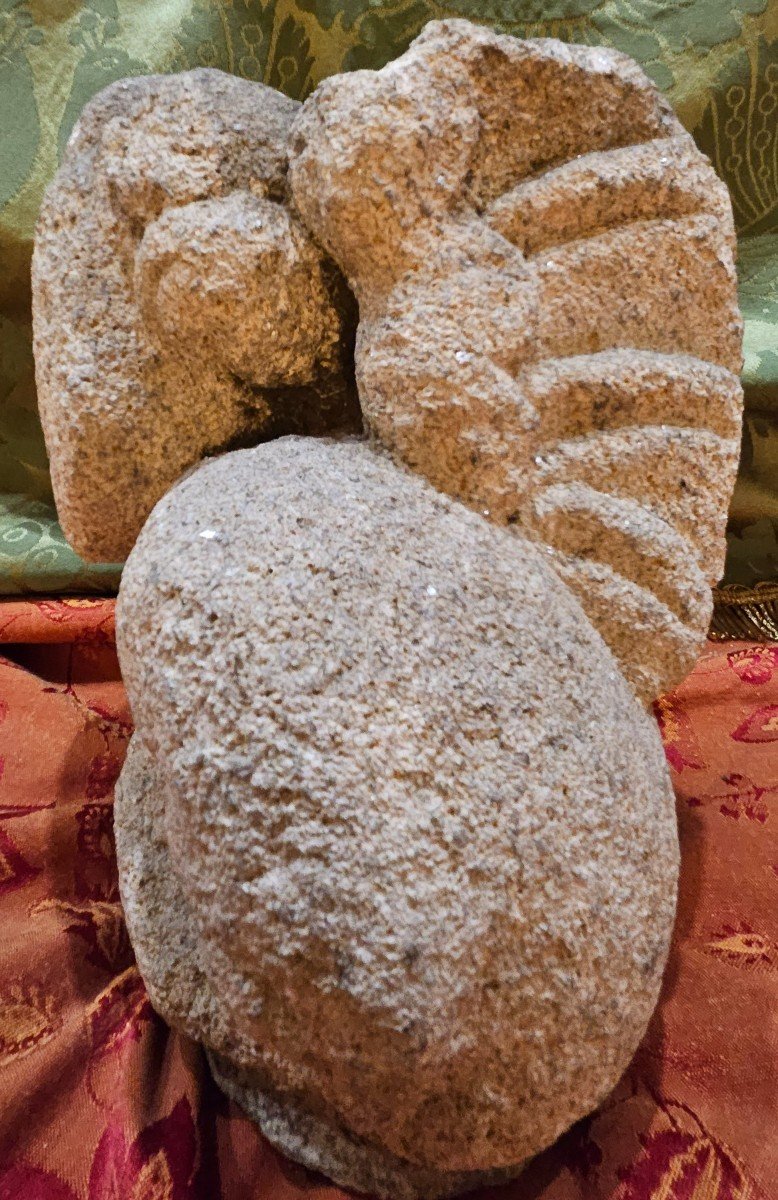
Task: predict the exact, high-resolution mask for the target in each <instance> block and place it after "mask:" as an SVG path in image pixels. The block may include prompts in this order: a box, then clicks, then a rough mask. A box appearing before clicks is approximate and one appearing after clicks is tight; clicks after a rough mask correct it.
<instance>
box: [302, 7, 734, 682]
mask: <svg viewBox="0 0 778 1200" xmlns="http://www.w3.org/2000/svg"><path fill="white" fill-rule="evenodd" d="M291 145H292V153H291V164H290V180H291V185H292V191H293V195H294V198H295V201H296V204H297V207H298V209H299V211H300V213H301V214H302V216H303V218H304V219H305V221H306V222H307V224H308V225H309V227H310V229H311V230H312V232H313V233H314V235H315V236H316V237H317V238H318V239H319V240H320V242H321V243H322V245H323V246H325V247H326V249H327V250H328V252H329V253H330V254H331V255H332V256H333V258H334V259H335V261H336V262H337V263H338V265H339V266H340V267H341V268H342V270H343V272H344V273H345V275H346V277H347V279H348V281H349V283H350V284H351V286H352V288H353V289H354V292H355V294H356V296H357V298H358V300H359V311H360V324H359V330H358V336H357V346H356V370H357V383H358V386H359V395H360V400H361V403H362V409H363V412H364V414H365V418H366V421H367V423H368V426H369V428H370V430H371V432H372V435H373V436H374V438H375V439H376V440H377V441H379V442H380V443H381V444H382V445H384V446H386V447H387V448H388V449H389V450H390V451H391V453H392V454H393V456H394V457H395V458H396V459H397V460H398V461H402V462H405V463H407V464H408V465H409V466H410V467H412V468H413V469H414V470H416V471H419V472H421V473H422V474H423V475H425V476H426V477H427V478H428V479H430V480H431V481H432V483H434V484H435V486H436V487H438V488H440V489H441V490H443V491H445V492H447V493H448V494H449V495H451V496H457V497H459V498H460V499H462V500H464V501H466V502H467V503H468V504H471V505H473V506H474V507H476V508H477V509H479V510H480V511H481V512H482V513H483V514H484V515H485V516H487V517H488V518H489V519H490V520H492V521H494V522H498V523H500V524H509V525H514V526H515V527H517V528H521V529H523V530H525V531H526V532H527V533H528V534H529V535H530V536H532V537H533V538H535V539H537V540H539V541H542V542H543V543H545V544H546V546H547V547H548V548H549V550H550V552H551V556H552V561H553V563H554V566H555V568H556V570H557V571H558V573H559V574H560V575H561V576H562V578H563V579H565V581H566V582H567V583H568V584H569V586H570V587H571V588H572V589H573V590H574V591H575V592H576V594H577V595H578V596H579V599H580V600H581V603H582V604H583V607H584V609H585V610H586V612H587V614H588V615H589V617H590V619H591V620H592V621H593V623H594V624H595V626H596V627H597V628H598V629H599V630H600V632H601V634H602V636H603V637H604V638H605V640H606V642H607V643H608V644H609V645H610V647H611V648H612V649H613V651H614V653H615V654H616V655H617V657H618V658H619V659H620V660H621V662H622V666H623V670H624V672H625V674H626V675H627V678H628V679H629V680H630V681H631V682H632V684H633V686H634V687H635V689H636V691H637V692H638V693H639V694H640V695H641V696H642V697H643V698H644V699H647V700H650V699H651V698H652V697H653V696H655V695H656V694H657V692H659V691H660V690H663V689H666V688H668V687H670V686H671V685H672V684H674V683H676V682H678V680H679V679H681V678H682V677H683V676H684V675H685V674H686V673H687V672H688V671H689V670H690V669H691V666H692V664H693V662H694V659H695V656H696V654H697V652H698V650H699V646H700V642H701V639H702V638H703V637H704V635H705V633H706V632H707V628H708V624H709V621H710V614H711V600H710V588H711V585H712V584H714V583H716V582H717V581H718V579H719V578H720V576H721V572H722V569H723V555H724V539H723V536H722V534H723V529H724V524H725V521H726V514H727V506H728V503H729V497H730V494H731V491H732V487H733V484H734V478H735V471H736V468H737V459H738V451H739V447H740V411H741V389H740V383H739V381H738V378H737V372H738V371H739V369H740V366H741V321H740V316H739V313H738V309H737V295H736V280H735V270H734V265H733V248H734V231H733V225H732V213H731V209H730V204H729V198H728V195H727V191H726V188H725V186H724V184H723V183H721V182H720V180H719V179H718V178H717V177H716V175H715V174H714V171H713V168H712V167H711V165H710V163H709V162H708V160H707V159H706V158H705V157H704V156H703V155H702V154H700V152H699V151H698V150H697V149H696V147H695V146H694V143H693V141H692V140H691V138H690V136H689V135H688V134H687V133H686V132H685V130H684V129H683V128H682V126H681V125H680V124H679V122H678V121H677V119H676V118H675V117H674V116H673V114H672V112H671V110H670V108H669V106H668V104H667V103H666V101H664V100H663V99H662V97H661V96H660V95H659V93H658V92H657V91H656V89H655V88H654V87H653V85H652V84H651V82H650V81H649V80H648V79H647V78H646V76H645V75H644V74H643V73H642V71H641V70H640V68H639V67H638V66H637V65H636V64H635V63H634V62H633V61H632V60H631V59H629V58H627V57H626V56H624V55H622V54H618V53H615V52H613V51H610V50H603V49H600V48H596V47H588V46H566V45H563V44H562V43H561V42H556V41H552V40H544V39H539V40H537V41H524V42H521V41H517V40H516V39H514V38H509V37H499V36H497V35H495V34H493V33H491V32H490V31H488V30H486V29H479V28H477V27H475V26H473V25H471V24H470V23H469V22H466V21H445V22H434V23H432V24H430V25H428V26H427V28H426V30H425V31H424V32H423V33H422V34H421V36H420V37H419V38H417V40H416V41H415V42H414V43H413V45H412V46H411V48H410V50H409V51H408V52H407V53H406V54H405V55H403V57H402V58H399V59H397V61H396V62H393V63H390V64H389V66H387V67H385V68H384V69H383V70H382V71H377V72H376V71H356V72H354V73H353V74H349V75H338V76H335V77H333V78H332V79H328V80H325V81H324V83H322V84H321V85H320V87H319V88H318V89H317V90H316V92H315V93H314V95H313V96H312V97H311V98H310V99H309V100H308V101H307V102H306V104H305V105H304V107H303V109H302V111H301V112H300V113H299V114H298V116H297V118H296V120H295V124H294V129H293V133H292V142H291Z"/></svg>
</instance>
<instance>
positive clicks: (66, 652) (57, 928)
mask: <svg viewBox="0 0 778 1200" xmlns="http://www.w3.org/2000/svg"><path fill="white" fill-rule="evenodd" d="M112 618H113V602H111V601H97V602H95V601H86V602H83V601H59V602H55V601H41V602H38V603H33V602H22V601H12V602H6V603H5V604H4V605H0V641H4V642H5V645H4V646H0V651H2V652H3V653H2V655H0V697H1V698H2V708H1V709H0V712H1V713H2V721H0V757H1V758H2V760H3V761H4V764H5V766H4V771H3V774H2V776H1V777H0V830H11V831H12V836H13V841H14V848H15V853H16V854H17V855H18V856H19V857H20V859H21V861H23V862H24V863H25V864H26V868H27V869H26V870H25V869H23V870H21V871H18V873H17V877H16V878H17V885H16V886H15V887H13V888H9V889H6V890H5V891H4V892H2V891H0V931H1V933H2V936H0V1200H312V1198H313V1197H316V1198H317V1200H347V1194H346V1193H345V1192H342V1191H340V1190H339V1189H337V1188H335V1187H334V1186H332V1185H331V1184H329V1183H327V1182H326V1181H325V1180H323V1179H321V1177H318V1176H313V1175H311V1174H309V1173H308V1172H307V1171H305V1170H304V1169H303V1168H302V1167H299V1166H297V1165H295V1164H293V1163H289V1162H287V1161H286V1160H285V1159H283V1158H282V1157H281V1156H280V1155H279V1154H277V1153H276V1152H275V1151H274V1150H273V1149H272V1148H271V1147H270V1146H269V1145H268V1144H267V1143H266V1142H265V1141H264V1139H263V1138H262V1137H261V1135H260V1134H259V1132H258V1130H257V1129H256V1127H255V1126H254V1125H253V1124H252V1123H251V1122H250V1121H249V1120H248V1119H247V1118H246V1117H244V1116H243V1115H242V1114H241V1112H240V1110H239V1109H238V1108H237V1107H236V1106H235V1105H233V1104H232V1103H230V1102H229V1101H227V1100H226V1098H225V1097H224V1096H222V1095H221V1093H220V1092H218V1090H217V1089H216V1088H215V1086H214V1084H213V1082H212V1081H211V1079H210V1076H209V1073H208V1070H207V1067H206V1065H205V1060H204V1056H203V1054H202V1052H201V1050H200V1049H199V1048H198V1047H196V1046H194V1045H193V1044H192V1043H191V1042H189V1041H188V1040H187V1039H186V1038H184V1037H182V1036H181V1035H179V1034H177V1033H175V1032H173V1031H171V1030H170V1029H168V1028H167V1027H166V1026H165V1024H164V1023H163V1022H162V1020H161V1019H160V1018H159V1017H158V1016H157V1015H156V1014H155V1013H154V1011H153V1009H152V1008H151V1005H150V1003H149V999H148V996H147V994H146V990H145V988H144V986H143V982H142V980H141V977H140V975H139V973H138V970H137V967H136V965H135V963H134V961H133V957H132V951H131V948H130V945H129V942H128V939H127V934H126V929H125V927H124V921H123V918H122V912H121V905H120V901H119V895H118V887H117V878H116V862H115V856H114V849H113V832H112V794H113V793H112V789H113V783H114V780H115V777H116V771H117V769H118V766H119V765H120V763H121V761H122V758H123V755H124V752H125V750H126V746H127V740H128V735H129V732H130V715H129V712H128V709H127V701H126V696H125V694H124V690H123V688H122V685H121V681H120V677H119V669H118V663H117V660H116V653H115V647H114V644H113V633H112V631H113V622H112ZM52 634H53V635H54V636H52ZM656 711H657V716H658V719H659V721H660V727H661V729H662V732H663V736H664V739H665V748H666V753H667V758H668V761H669V763H670V766H671V771H672V775H673V780H674V783H675V788H676V796H677V804H678V816H679V826H680V835H681V850H682V868H681V878H680V891H679V905H678V919H677V924H676V930H675V937H674V943H673V948H672V951H671V956H670V961H669V964H668V968H667V971H666V974H665V981H664V988H663V992H662V997H661V1000H660V1003H659V1007H658V1009H657V1011H656V1014H655V1016H654V1019H653V1021H652V1023H651V1027H650V1029H649V1031H648V1033H647V1035H646V1037H645V1039H644V1041H643V1043H642V1045H641V1047H640V1048H639V1050H638V1053H637V1054H636V1056H635V1058H634V1060H633V1062H632V1064H631V1066H630V1067H629V1069H628V1071H627V1072H626V1074H625V1075H624V1077H623V1079H622V1080H621V1082H620V1083H619V1085H618V1086H617V1087H616V1089H615V1090H614V1092H613V1093H612V1094H611V1095H610V1096H609V1097H608V1098H607V1099H606V1101H605V1102H604V1103H603V1105H602V1106H601V1108H600V1109H599V1110H598V1111H597V1112H596V1113H594V1114H592V1115H591V1116H590V1117H587V1118H586V1119H585V1120H583V1121H581V1122H579V1123H578V1124H577V1125H576V1126H575V1127H574V1128H573V1129H571V1130H569V1131H568V1132H567V1133H566V1134H565V1135H564V1136H563V1137H562V1138H561V1139H560V1140H559V1142H557V1144H556V1145H555V1146H553V1147H552V1148H551V1149H550V1150H548V1151H547V1152H546V1153H544V1154H543V1155H541V1156H540V1157H539V1158H538V1159H536V1160H535V1161H534V1162H533V1163H532V1164H531V1165H530V1166H529V1167H528V1169H527V1171H526V1172H525V1174H524V1175H523V1176H522V1178H521V1179H519V1180H517V1181H516V1182H515V1183H512V1184H509V1185H507V1186H505V1187H502V1188H498V1189H491V1190H489V1191H488V1192H482V1193H478V1194H477V1196H476V1200H487V1196H488V1197H489V1200H498V1198H499V1200H773V1198H774V1197H775V1196H776V1195H778V1144H777V1143H776V1140H775V1138H773V1137H771V1136H769V1132H770V1131H771V1130H774V1129H775V1128H778V1090H776V1086H775V1080H776V1078H778V1045H776V1040H775V1033H774V1021H773V1017H772V1014H773V1013H774V1012H775V1010H776V1004H777V1003H778V760H776V754H775V739H774V738H773V723H774V720H775V713H776V712H778V645H754V644H752V643H735V644H728V645H726V646H710V647H709V648H708V650H707V651H706V652H705V653H704V654H703V656H702V658H701V659H700V662H699V663H698V665H697V667H696V669H695V671H694V672H693V673H692V675H691V676H690V677H689V678H688V679H687V680H686V682H685V683H683V684H682V685H681V686H680V687H679V688H678V689H677V690H676V691H675V692H674V693H673V694H672V695H669V696H663V697H660V699H659V700H658V702H657V706H656ZM765 731H767V732H769V734H770V736H769V737H767V736H766V735H765ZM745 735H747V736H745ZM777 736H778V735H777ZM2 862H3V860H2V857H1V856H0V872H1V871H2V869H3V868H2Z"/></svg>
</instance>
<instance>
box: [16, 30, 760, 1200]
mask: <svg viewBox="0 0 778 1200" xmlns="http://www.w3.org/2000/svg"><path fill="white" fill-rule="evenodd" d="M733 245H734V239H733V231H732V218H731V212H730V209H729V203H728V199H727V196H726V192H725V190H724V188H723V185H721V184H720V183H719V182H718V180H717V179H716V176H715V175H714V173H713V171H712V168H711V166H710V164H709V163H708V162H707V160H706V159H705V158H704V157H703V156H702V155H700V154H699V153H698V151H697V150H696V149H695V147H694V145H693V143H692V141H691V139H690V138H689V137H688V135H687V134H686V133H685V132H684V131H683V130H682V128H681V127H680V125H679V124H678V122H677V121H676V119H675V118H674V117H673V115H672V113H671V111H670V109H669V108H668V106H667V104H666V103H665V102H664V101H663V100H662V99H661V98H660V96H659V95H658V93H657V92H656V90H655V88H654V87H653V86H652V85H651V83H650V82H649V80H648V79H647V78H646V77H645V76H644V75H643V74H642V72H641V71H640V70H639V68H638V67H637V66H636V65H635V64H634V63H633V62H631V61H630V60H629V59H627V58H625V57H624V56H623V55H620V54H617V53H615V52H612V51H608V50H602V49H596V48H591V47H576V46H564V45H562V44H561V43H558V42H555V41H529V42H518V41H515V40H513V39H511V38H505V37H500V36H497V35H495V34H493V33H491V32H489V31H487V30H485V29H481V28H477V27H475V26H472V25H470V24H468V23H467V22H462V21H446V22H437V23H433V24H431V25H430V26H428V27H427V29H426V30H425V31H424V33H423V34H422V35H421V37H420V38H418V39H417V40H416V42H414V43H413V45H412V46H411V48H410V49H409V50H408V52H407V53H406V54H405V55H403V57H402V58H400V59H398V60H397V62H395V63H392V64H390V65H389V66H388V67H386V68H384V69H383V70H381V71H378V72H371V71H358V72H355V73H353V74H351V75H347V76H338V77H335V78H333V79H330V80H327V81H325V82H324V83H323V84H322V85H321V86H320V87H319V88H318V89H317V90H316V91H315V92H314V93H313V95H312V96H311V97H310V99H309V100H308V101H306V103H305V105H304V106H302V107H301V108H300V107H299V106H295V105H293V104H292V103H291V102H290V101H287V100H285V99H283V98H282V97H278V96H275V94H274V93H272V92H270V91H269V90H268V89H264V88H261V87H259V86H258V85H250V84H245V83H239V82H238V81H234V80H229V79H227V78H226V77H224V76H220V75H219V74H218V73H214V72H195V73H192V74H189V75H184V76H177V77H175V79H172V80H160V79H151V80H136V81H131V82H129V83H128V84H126V85H116V86H115V87H113V88H111V89H109V90H108V91H107V92H106V93H104V94H103V96H102V97H99V98H98V99H97V100H96V101H94V102H93V104H92V105H91V106H90V108H89V109H88V111H87V115H86V116H85V118H84V119H83V121H82V123H81V125H80V127H79V129H78V130H77V131H76V133H75V135H74V139H73V142H72V144H71V147H70V149H69V151H68V156H67V160H66V163H65V166H64V168H63V172H62V174H61V176H60V177H59V179H58V180H57V181H56V182H55V184H54V185H53V188H52V189H51V190H50V192H49V194H48V198H47V202H46V206H45V210H44V214H43V217H42V221H41V229H40V237H39V244H38V247H37V249H36V261H35V278H34V286H35V312H36V340H37V352H38V358H39V362H38V369H39V376H40V386H41V399H42V408H43V417H44V424H45V428H46V433H47V438H48V442H49V447H50V450H51V454H52V466H53V474H54V481H55V487H56V490H57V498H58V503H59V505H60V511H61V514H62V519H63V524H64V526H65V528H66V531H67V532H68V534H69V536H70V537H71V538H72V540H73V541H74V544H75V545H76V546H77V548H78V549H80V550H81V551H82V553H86V554H88V555H91V556H108V557H113V556H115V555H118V554H121V553H123V552H124V551H125V550H127V549H129V547H130V546H131V545H132V543H133V541H134V540H135V537H136V535H137V534H138V530H139V529H140V527H141V525H143V522H144V520H146V518H147V517H148V520H146V524H145V526H144V527H143V529H142V531H141V533H140V536H139V538H138V541H137V544H136V545H135V546H134V549H132V552H131V554H130V557H129V560H128V563H127V566H126V569H125V573H124V577H123V582H122V588H121V594H120V604H119V610H118V643H119V650H120V655H121V661H122V669H123V673H124V677H125V680H126V684H127V689H128V694H129V698H130V702H131V705H132V711H133V715H134V718H135V721H136V726H137V731H136V734H135V737H134V739H133V743H132V746H131V750H130V754H129V756H128V760H127V764H126V766H125V769H124V771H123V772H122V777H121V780H120V785H119V789H118V794H117V803H116V836H117V851H118V858H119V868H120V877H121V888H122V896H123V899H124V903H125V908H126V911H127V919H128V924H129V928H130V933H131V936H132V940H133V944H134V946H135V948H136V951H137V955H138V961H139V964H140V968H141V971H142V973H143V976H144V979H145V980H146V982H147V985H148V988H149V992H150V995H151V997H152V1000H153V1002H154V1004H155V1005H156V1006H157V1008H158V1009H159V1010H160V1011H161V1012H162V1013H163V1014H164V1015H165V1016H166V1017H167V1018H168V1019H169V1020H170V1021H171V1022H172V1023H173V1024H174V1025H176V1026H177V1027H179V1028H181V1029H184V1030H185V1031H186V1032H187V1033H189V1034H190V1035H191V1036H193V1037H196V1038H198V1039H200V1040H201V1041H202V1042H203V1043H204V1044H205V1046H206V1047H207V1049H208V1052H209V1055H210V1058H211V1062H212V1066H213V1069H214V1073H215V1075H216V1078H217V1079H218V1080H219V1082H220V1083H221V1085H222V1087H223V1088H224V1089H225V1090H226V1091H227V1092H228V1093H229V1094H230V1095H232V1096H234V1097H235V1098H236V1099H237V1100H238V1101H239V1102H240V1103H241V1104H242V1105H243V1107H244V1108H245V1109H246V1110H247V1111H248V1112H249V1113H250V1114H251V1115H252V1116H254V1118H255V1119H256V1120H257V1121H258V1122H259V1124H260V1125H261V1127H262V1129H263V1130H264V1131H265V1133H266V1134H267V1136H268V1137H269V1138H271V1140H272V1141H273V1142H274V1143H275V1144H277V1145H278V1146H280V1147H281V1148H282V1149H283V1150H285V1151H286V1152H287V1153H289V1154H290V1155H291V1156H292V1157H294V1158H296V1159H298V1160H300V1161H302V1162H304V1163H307V1164H308V1165H309V1166H312V1167H315V1168H317V1169H319V1170H322V1171H325V1172H326V1173H328V1174H330V1175H332V1176H333V1177H334V1178H335V1179H336V1180H337V1181H338V1182H340V1183H344V1184H347V1185H350V1186H354V1187H357V1188H360V1189H364V1190H367V1191H370V1192H376V1193H378V1194H380V1195H381V1196H384V1197H387V1198H391V1200H404V1198H408V1200H411V1198H415V1197H435V1196H444V1195H450V1194H452V1193H455V1192H457V1191H462V1190H464V1189H466V1188H468V1187H471V1186H473V1185H475V1184H478V1183H483V1182H488V1181H492V1180H499V1179H502V1178H505V1177H507V1176H509V1175H512V1174H515V1173H516V1172H517V1171H518V1170H519V1169H520V1167H521V1165H522V1163H523V1162H524V1161H525V1160H526V1159H527V1158H528V1157H529V1156H531V1155H533V1154H535V1153H536V1152H537V1151H539V1150H541V1149H542V1148H544V1147H545V1146H546V1145H548V1144H549V1143H550V1142H551V1141H552V1140H553V1139H554V1138H555V1137H556V1136H557V1135H558V1134H559V1133H560V1132H561V1131H562V1130H563V1129H565V1128H566V1127H567V1126H568V1125H569V1124H570V1123H571V1122H572V1121H574V1120H576V1119H577V1118H578V1117H581V1116H582V1115H584V1114H585V1113H586V1112H588V1111H589V1110H590V1109H591V1108H592V1107H594V1106H595V1105H596V1104H597V1103H599V1101H600V1100H601V1099H602V1098H603V1097H604V1096H605V1094H606V1093H607V1091H608V1090H609V1089H610V1088H611V1087H612V1086H613V1085H614V1084H615V1082H616V1080H617V1079H618V1077H619V1075H620V1073H621V1072H622V1071H623V1069H624V1067H625V1066H626V1064H627V1062H628V1060H629V1058H630V1056H631V1055H632V1054H633V1052H634V1050H635V1048H636V1046H637V1044H638V1042H639V1040H640V1038H641V1036H642V1034H643V1032H644V1030H645V1027H646V1024H647V1022H648V1019H649V1017H650V1014H651V1011H652V1008H653V1005H654V1003H655V1000H656V996H657V993H658V988H659V985H660V980H661V976H662V970H663V966H664V962H665V958H666V954H667V948H668V944H669V937H670V931H671V926H672V920H673V910H674V897H675V880H676V872H677V854H678V850H677V840H676V827H675V810H674V803H673V797H672V791H671V788H670V784H669V779H668V775H667V771H666V767H665V765H664V760H663V755H662V749H661V744H660V741H659V737H658V734H657V731H656V728H655V726H654V724H653V721H652V719H651V718H650V716H649V715H648V713H647V712H646V708H645V702H646V701H648V700H650V699H651V698H652V697H653V696H654V695H655V694H656V692H657V691H659V690H660V689H663V688H666V687H668V686H669V685H670V684H672V683H674V682H675V681H676V680H677V679H679V678H680V677H681V676H682V675H683V674H684V672H685V671H686V670H687V668H688V667H689V666H690V665H691V663H692V661H693V658H694V655H695V654H696V652H697V650H698V647H699V645H700V643H701V641H702V639H703V637H704V634H705V631H706V629H707V624H708V618H709V613H710V584H711V583H712V582H714V581H715V580H716V579H717V578H718V575H719V573H720V570H721V565H722V556H723V548H724V540H723V532H724V523H725V517H726V505H727V500H728V496H729V492H730V489H731V486H732V482H733V478H734V472H735V468H736V462H737V451H738V437H739V419H740V404H741V392H740V385H739V383H738V379H737V371H738V369H739V366H740V318H739V316H738V312H737V307H736V298H735V276H734V269H733V262H732V253H733ZM328 255H329V256H331V257H329V258H328V257H327V256H328ZM339 271H340V272H342V275H340V274H339V273H338V272H339ZM345 281H347V283H346V282H345ZM349 287H350V288H351V289H352V291H353V296H352V295H351V293H349V291H348V288H349ZM355 301H356V302H358V306H359V326H358V329H357V331H356V348H355V349H354V348H353V346H352V340H351V336H352V333H353V332H354V321H355V308H354V303H355ZM354 357H355V362H356V377H355V378H356V386H357V387H358V391H359V401H360V402H361V411H362V412H363V413H364V417H365V422H366V426H367V435H368V436H367V437H362V438H355V437H351V436H345V435H346V434H348V432H349V431H351V432H355V431H359V432H361V430H362V424H361V414H360V411H359V407H358V406H357V404H356V400H355V395H354V389H353V386H352V382H351V364H352V358H354ZM331 431H339V433H340V435H341V436H339V437H337V438H334V439H331V438H326V439H325V438H321V437H317V438H314V437H310V436H308V437H306V436H293V437H283V438H282V437H279V435H280V434H283V433H289V432H292V433H294V434H323V433H324V434H326V433H328V432H331ZM241 440H244V441H245V440H253V441H258V440H262V441H264V442H265V443H266V444H264V445H261V446H255V447H254V448H253V449H240V450H235V451H234V452H231V453H227V454H223V455H222V456H221V457H217V458H212V459H210V460H209V461H207V462H206V463H204V464H202V465H199V466H195V467H194V470H189V468H191V467H192V466H193V465H194V464H196V463H197V461H198V459H200V458H202V457H203V456H206V455H208V454H213V453H216V452H217V451H220V450H224V449H226V448H228V447H230V446H233V445H234V444H235V443H236V441H241ZM188 470H189V473H188V474H187V473H186V472H187V471H188ZM182 474H183V478H181V479H180V480H179V482H177V483H175V480H176V479H177V478H178V477H179V476H181V475H182ZM174 484H175V486H172V485H174ZM171 487H172V490H168V489H170V488H171ZM163 493H164V494H163ZM160 497H162V498H161V499H160ZM157 501H158V503H156V507H154V508H153V511H151V514H150V516H149V515H148V514H149V511H150V509H151V508H152V505H154V504H155V502H157Z"/></svg>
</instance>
